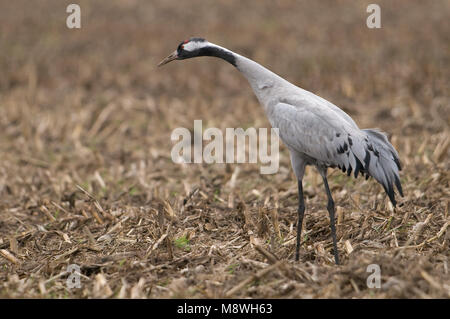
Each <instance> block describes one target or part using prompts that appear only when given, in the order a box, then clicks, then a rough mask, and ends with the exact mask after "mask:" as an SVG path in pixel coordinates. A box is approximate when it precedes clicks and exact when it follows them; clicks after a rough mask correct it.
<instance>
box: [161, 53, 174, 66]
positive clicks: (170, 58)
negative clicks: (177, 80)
mask: <svg viewBox="0 0 450 319" xmlns="http://www.w3.org/2000/svg"><path fill="white" fill-rule="evenodd" d="M177 58H178V54H177V51H173V52H172V53H171V54H170V55H169V56H168V57H167V58H165V59H164V60H162V61H161V62H159V63H158V66H163V65H164V64H167V63H169V62H170V61H173V60H176V59H177Z"/></svg>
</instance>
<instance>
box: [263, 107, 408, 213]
mask: <svg viewBox="0 0 450 319" xmlns="http://www.w3.org/2000/svg"><path fill="white" fill-rule="evenodd" d="M294 103H295V105H293V104H288V103H278V104H276V105H274V106H273V108H272V110H273V111H272V112H271V114H270V116H269V120H270V122H271V124H272V126H273V127H276V128H278V129H279V135H280V139H281V140H282V141H283V142H284V143H285V144H286V145H287V147H288V148H289V149H290V150H293V151H296V152H298V153H302V154H305V155H307V156H308V157H310V158H312V159H314V160H316V161H317V162H318V163H320V164H324V165H327V166H331V167H336V166H337V167H339V168H341V169H342V170H343V171H344V172H345V171H347V174H348V175H350V174H351V173H352V171H353V172H354V176H355V177H358V173H359V172H362V173H365V174H366V178H368V177H369V176H373V177H374V178H375V179H376V180H377V181H378V182H379V183H380V184H382V185H383V187H384V189H385V191H386V193H387V194H388V195H389V198H390V199H391V201H392V203H393V204H394V206H395V204H396V201H395V197H394V188H393V184H394V183H395V185H396V186H397V189H398V190H399V192H400V195H402V196H403V191H402V187H401V183H400V178H399V170H401V165H400V160H399V158H398V153H397V151H396V150H395V149H394V147H393V146H392V145H391V144H390V143H389V141H388V139H387V137H386V135H385V134H383V133H382V132H379V131H377V130H360V129H359V128H358V127H357V126H356V124H354V122H353V121H352V122H348V121H347V120H346V119H344V118H342V117H341V114H340V113H339V112H336V111H335V110H333V109H330V108H328V107H327V106H326V105H323V104H313V103H311V101H310V100H297V101H295V102H294ZM347 116H348V115H347Z"/></svg>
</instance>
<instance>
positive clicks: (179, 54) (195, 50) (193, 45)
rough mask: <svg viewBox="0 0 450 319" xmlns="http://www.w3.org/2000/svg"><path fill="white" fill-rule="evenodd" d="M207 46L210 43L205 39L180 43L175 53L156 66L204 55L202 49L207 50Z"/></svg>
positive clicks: (192, 39) (194, 39)
mask: <svg viewBox="0 0 450 319" xmlns="http://www.w3.org/2000/svg"><path fill="white" fill-rule="evenodd" d="M209 45H210V43H209V42H208V41H206V40H205V39H202V38H190V39H189V40H186V41H183V42H181V43H180V45H179V46H178V48H177V49H176V50H175V51H173V52H172V53H171V54H170V55H169V56H168V57H167V58H165V59H164V60H162V61H161V62H159V64H158V66H162V65H164V64H167V63H169V62H170V61H173V60H184V59H189V58H194V57H197V56H201V55H205V54H204V52H203V51H204V50H203V49H205V48H207V47H208V46H209Z"/></svg>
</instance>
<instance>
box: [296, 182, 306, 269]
mask: <svg viewBox="0 0 450 319" xmlns="http://www.w3.org/2000/svg"><path fill="white" fill-rule="evenodd" d="M304 214H305V199H304V197H303V185H302V180H301V179H299V180H298V221H297V247H296V248H295V260H296V261H298V259H299V258H300V241H301V238H302V237H301V234H302V223H303V216H304Z"/></svg>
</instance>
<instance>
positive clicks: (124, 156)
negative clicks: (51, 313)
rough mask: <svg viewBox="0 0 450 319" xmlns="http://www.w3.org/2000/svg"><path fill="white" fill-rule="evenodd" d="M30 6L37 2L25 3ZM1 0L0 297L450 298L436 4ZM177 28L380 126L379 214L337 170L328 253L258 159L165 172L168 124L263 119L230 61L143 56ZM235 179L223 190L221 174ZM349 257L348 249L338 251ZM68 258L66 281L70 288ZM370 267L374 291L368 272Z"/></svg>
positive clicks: (281, 183)
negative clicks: (396, 197)
mask: <svg viewBox="0 0 450 319" xmlns="http://www.w3.org/2000/svg"><path fill="white" fill-rule="evenodd" d="M38 3H39V4H38ZM78 3H79V4H80V5H81V8H82V28H81V30H69V29H67V28H66V26H65V19H66V17H67V14H66V13H65V5H66V3H65V2H64V1H62V2H61V1H56V0H55V1H39V2H36V3H35V2H33V3H32V4H31V2H29V1H23V0H21V1H12V2H6V1H3V2H2V5H1V8H2V9H1V10H0V21H1V30H2V32H1V36H0V48H1V49H0V70H1V71H2V72H1V77H0V127H1V134H0V152H1V153H0V158H1V161H0V297H7V298H16V297H44V298H67V297H68V298H90V297H112V298H116V297H118V298H123V297H126V298H128V297H133V298H139V297H148V298H160V297H183V298H216V297H250V298H269V297H271V298H305V297H306V298H309V297H312V298H329V297H333V298H335V297H337V298H352V297H357V298H387V297H394V298H428V297H441V298H449V297H450V276H449V270H448V268H449V265H448V257H449V250H448V242H449V230H448V225H449V221H450V216H449V195H450V187H449V177H450V173H449V168H450V161H449V150H448V148H449V143H450V134H449V123H450V118H449V114H450V112H449V111H450V109H449V105H450V97H449V94H448V93H449V91H448V89H449V85H450V81H449V78H450V75H449V73H450V72H449V66H450V61H449V54H448V53H449V52H450V47H449V44H450V39H449V35H450V24H449V23H448V17H449V14H450V3H449V2H448V1H444V0H442V1H440V0H439V1H430V2H424V1H378V2H377V3H379V4H380V6H381V8H382V28H381V29H378V30H369V29H368V28H367V27H366V26H365V20H366V17H367V15H368V14H367V13H366V10H365V9H366V6H367V5H368V3H370V2H367V1H360V2H353V1H314V2H313V1H284V0H283V1H281V0H280V1H275V2H274V1H268V0H267V1H266V0H265V1H258V2H257V3H256V2H247V1H246V2H242V1H237V0H220V1H214V2H212V1H199V0H195V1H183V2H180V1H166V0H164V1H162V0H161V1H159V0H158V1H127V2H124V1H108V2H106V1H102V2H94V1H79V2H78ZM190 36H203V37H206V38H207V39H209V40H210V41H212V42H216V43H218V44H222V45H224V46H227V47H229V48H230V49H232V50H235V51H237V52H240V53H242V54H244V55H247V56H249V57H251V58H252V59H254V60H256V61H258V62H260V63H262V64H263V65H265V66H267V67H269V68H270V69H272V70H274V71H275V72H277V73H278V74H281V75H282V76H283V77H285V78H286V79H288V80H290V81H292V82H294V83H296V84H298V85H299V86H301V87H303V88H305V89H307V90H310V91H313V92H315V93H317V94H319V95H321V96H323V97H325V98H327V99H330V100H331V101H333V102H334V103H335V104H337V105H339V106H341V107H342V108H343V109H344V110H345V111H347V112H348V113H349V114H350V115H351V116H352V117H353V118H354V119H355V120H356V122H357V123H358V124H359V125H360V127H363V128H365V127H379V128H381V129H382V130H384V131H386V132H388V133H389V136H390V138H391V140H392V142H393V144H394V146H395V147H396V148H397V149H398V151H399V153H400V156H401V160H402V162H403V166H404V170H403V171H402V174H401V179H402V183H403V187H404V191H405V195H406V196H405V197H404V198H402V199H400V205H399V206H400V207H398V208H397V209H395V210H393V209H392V207H390V206H389V205H388V204H387V201H386V196H385V194H384V193H383V192H382V188H381V187H380V185H378V184H377V183H376V182H375V181H374V180H373V179H370V180H368V181H365V180H364V179H361V178H359V179H357V180H355V179H351V178H347V177H346V176H345V175H344V174H342V173H340V172H339V171H333V172H332V173H331V177H330V184H331V187H332V191H333V194H334V197H335V202H336V204H337V206H338V225H337V230H338V240H339V243H338V246H339V251H340V254H341V258H342V265H340V266H336V265H334V264H333V257H332V247H331V239H330V230H329V219H328V213H327V211H326V207H325V206H326V196H325V193H324V191H323V185H322V183H321V181H320V178H319V177H318V175H317V174H316V172H315V171H314V169H309V170H308V171H307V176H306V178H305V192H306V197H307V198H306V203H307V211H306V217H305V225H304V237H303V238H302V239H303V241H304V244H303V246H302V248H301V261H300V262H294V261H293V257H294V250H295V239H294V238H295V223H296V216H297V215H296V207H297V194H296V190H297V188H296V187H297V186H296V182H295V180H294V176H293V173H292V171H291V169H290V163H289V156H288V153H287V150H286V149H285V148H284V147H283V146H282V147H281V159H280V170H279V173H278V174H274V175H260V174H259V164H246V165H236V164H232V165H223V164H215V165H206V164H203V165H194V164H192V165H185V166H182V165H178V164H174V163H173V162H172V161H171V158H170V151H171V147H172V142H171V141H170V134H171V132H172V130H173V129H174V128H176V127H187V128H192V127H193V121H194V119H202V120H203V127H204V128H206V127H219V128H221V129H225V128H226V127H244V128H246V127H250V126H253V127H257V128H259V127H269V123H268V121H267V119H266V118H265V116H264V113H263V110H262V108H261V107H260V106H259V105H258V103H257V101H256V99H255V97H254V96H253V93H252V91H251V89H250V87H249V86H248V84H247V83H246V81H245V79H243V77H242V76H240V75H239V74H238V73H237V72H236V70H234V69H233V68H232V67H230V66H229V65H227V64H226V63H224V62H223V61H218V60H215V59H212V58H202V59H196V60H190V61H184V62H173V63H172V64H170V65H168V66H166V67H164V68H162V69H158V68H156V67H155V66H156V64H157V62H159V60H160V59H162V58H163V57H165V56H166V55H167V54H168V53H170V52H171V51H172V50H173V49H174V48H175V47H176V46H177V44H178V43H179V42H180V41H181V40H183V39H185V38H188V37H190ZM234 173H235V176H236V180H235V183H234V184H233V183H230V179H231V176H232V175H233V174H234ZM351 250H353V251H351ZM69 264H78V265H79V266H80V267H81V272H82V278H81V285H82V287H81V288H80V289H68V288H67V287H66V278H67V274H64V271H65V270H66V269H67V266H68V265H69ZM370 264H378V265H380V267H381V285H382V286H381V288H380V289H370V288H368V287H367V285H366V280H367V277H368V275H370V273H368V272H367V266H368V265H370Z"/></svg>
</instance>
